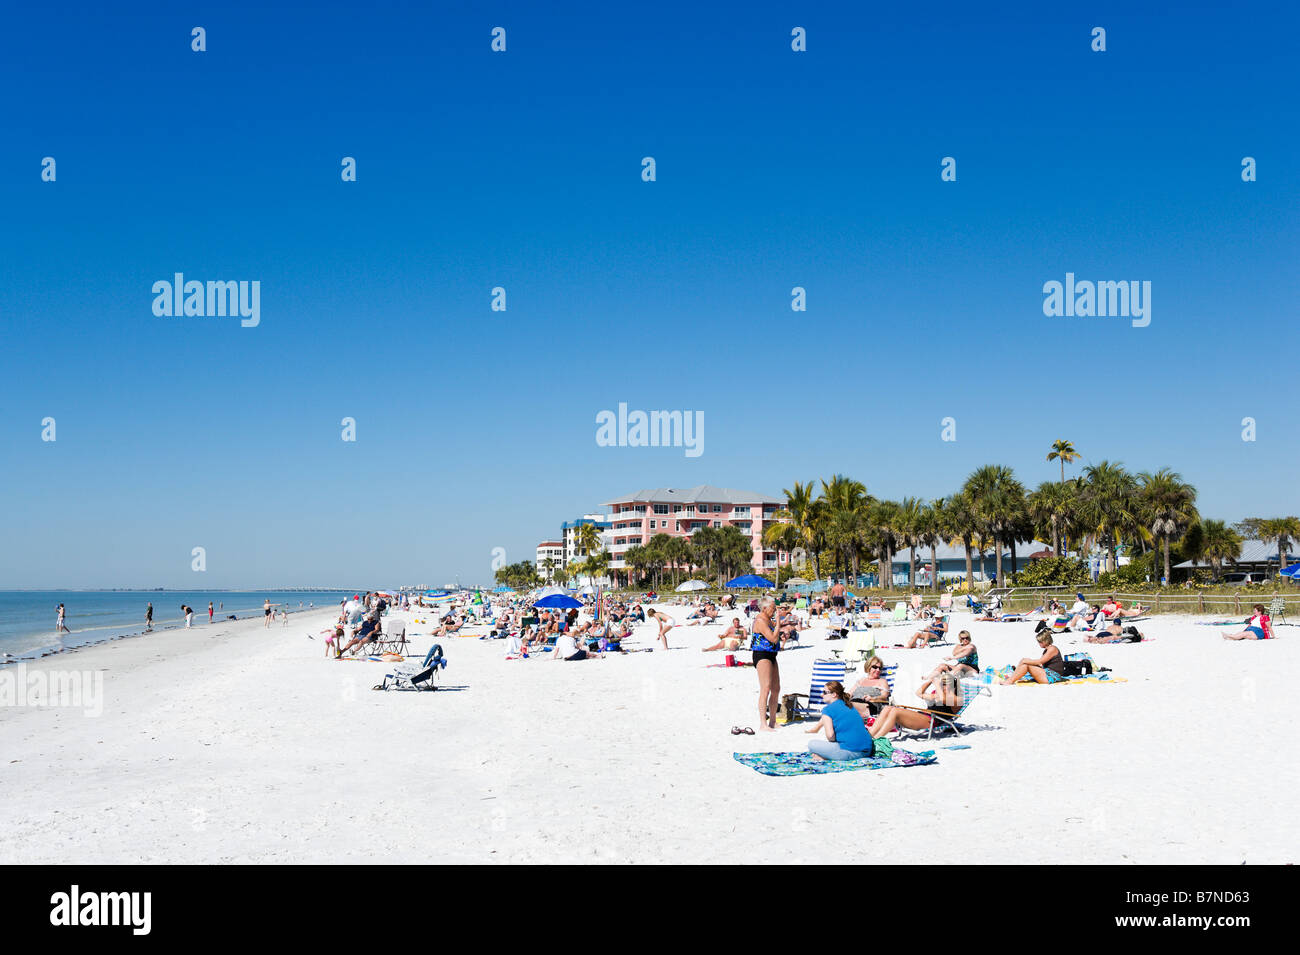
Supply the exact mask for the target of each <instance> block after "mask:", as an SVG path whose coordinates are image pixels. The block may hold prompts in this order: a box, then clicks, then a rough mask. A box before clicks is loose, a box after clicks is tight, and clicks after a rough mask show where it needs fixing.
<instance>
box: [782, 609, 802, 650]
mask: <svg viewBox="0 0 1300 955" xmlns="http://www.w3.org/2000/svg"><path fill="white" fill-rule="evenodd" d="M800 622H801V621H800V620H799V615H798V614H796V613H795V612H794V611H793V610H778V611H777V614H776V635H777V637H778V638H779V639H780V641H781V646H782V647H784V646H785V645H786V644H787V643H798V642H799V624H800Z"/></svg>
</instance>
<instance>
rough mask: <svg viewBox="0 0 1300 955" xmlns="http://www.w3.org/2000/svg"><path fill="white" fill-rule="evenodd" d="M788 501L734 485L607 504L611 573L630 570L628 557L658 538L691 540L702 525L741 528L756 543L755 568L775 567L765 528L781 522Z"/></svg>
mask: <svg viewBox="0 0 1300 955" xmlns="http://www.w3.org/2000/svg"><path fill="white" fill-rule="evenodd" d="M784 505H785V501H784V499H781V498H775V497H768V496H767V495H765V494H756V493H755V492H753V491H737V490H735V489H734V488H729V487H713V486H712V485H709V484H701V485H699V486H698V487H692V488H686V489H684V490H683V489H680V488H671V487H660V488H655V489H653V490H642V491H637V492H635V493H633V494H628V495H625V496H624V497H617V498H614V500H612V501H606V502H605V503H604V505H603V506H604V507H608V508H609V517H608V520H609V522H610V525H611V526H610V529H609V530H608V531H606V532H605V535H604V536H606V537H607V539H608V541H609V543H608V544H607V547H608V550H609V555H610V564H609V566H610V569H611V570H620V571H621V570H625V569H626V568H627V564H626V563H624V561H623V555H624V554H625V553H627V549H628V548H629V547H631V546H633V545H634V544H648V543H650V538H652V537H654V535H656V534H670V535H672V536H673V537H690V536H691V534H693V533H694V532H695V531H696V529H698V528H700V527H726V526H727V525H732V526H735V527H739V528H740V529H741V530H742V531H743V532H744V533H745V534H746V535H747V536H748V537H749V538H750V540H751V541H752V543H753V545H754V559H753V563H754V567H756V568H758V569H760V570H764V569H774V568H775V567H776V565H777V554H776V551H774V550H764V549H763V528H765V527H767V526H768V525H769V524H774V523H777V518H776V515H777V513H778V512H779V511H780V510H781V508H782V507H783V506H784Z"/></svg>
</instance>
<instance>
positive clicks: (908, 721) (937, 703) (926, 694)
mask: <svg viewBox="0 0 1300 955" xmlns="http://www.w3.org/2000/svg"><path fill="white" fill-rule="evenodd" d="M933 682H934V681H933V680H926V681H925V682H924V683H922V684H921V686H920V688H919V689H918V690H917V691H916V695H917V696H919V697H921V699H923V700H925V701H926V703H927V705H926V708H925V709H924V710H916V709H910V708H908V707H902V706H886V707H885V708H884V709H883V710H882V711H881V712H880V715H879V716H878V717H876V721H875V723H873V724H872V725H871V735H872V736H873V737H874V738H875V739H880V737H882V736H884V735H885V734H886V733H888V732H889V731H890V730H892V729H894V728H895V727H902V728H903V729H909V730H928V729H930V728H931V726H932V725H933V724H934V718H935V716H946V717H953V716H956V715H957V713H958V712H959V711H960V710H961V688H960V684H959V682H958V680H957V677H956V676H954V675H953V674H952V673H941V674H939V680H938V686H937V687H935V688H934V689H931V684H932V683H933Z"/></svg>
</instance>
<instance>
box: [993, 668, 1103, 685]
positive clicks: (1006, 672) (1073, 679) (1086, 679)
mask: <svg viewBox="0 0 1300 955" xmlns="http://www.w3.org/2000/svg"><path fill="white" fill-rule="evenodd" d="M1013 669H1015V668H1014V667H1010V666H1005V667H1002V668H1001V669H999V670H998V671H997V676H998V679H999V680H1005V679H1006V678H1007V677H1009V676H1010V675H1011V671H1012V670H1013ZM1127 682H1128V680H1126V679H1125V678H1124V677H1113V676H1111V675H1110V673H1109V672H1106V673H1092V674H1091V675H1089V676H1067V677H1064V678H1062V679H1060V680H1057V681H1056V682H1055V683H1036V682H1034V678H1033V677H1031V676H1029V675H1027V674H1026V675H1025V677H1023V678H1022V679H1021V680H1020V682H1019V683H1013V684H1011V685H1012V686H1069V685H1070V684H1071V683H1127Z"/></svg>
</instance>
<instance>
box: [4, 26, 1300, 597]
mask: <svg viewBox="0 0 1300 955" xmlns="http://www.w3.org/2000/svg"><path fill="white" fill-rule="evenodd" d="M1135 7H1138V5H1132V4H1064V5H1055V4H1054V5H1039V4H1027V3H1026V4H1006V5H1002V6H1000V7H998V8H997V10H996V11H995V12H991V11H990V8H988V7H987V6H986V5H981V4H944V3H939V4H930V5H926V6H925V7H924V9H923V10H922V9H920V8H916V9H913V8H908V7H906V6H904V5H895V6H894V7H892V8H883V7H882V8H879V9H868V8H866V7H864V6H863V5H861V4H847V3H846V4H764V3H760V4H745V5H739V4H736V5H726V6H725V7H719V8H717V9H713V8H711V7H707V6H704V5H694V4H692V5H686V4H673V3H659V4H655V5H653V6H651V7H645V8H639V7H628V8H626V9H614V8H609V7H607V6H605V5H597V4H584V5H578V4H558V5H556V4H547V5H545V6H539V5H537V4H523V3H497V4H487V5H477V4H472V5H456V8H455V9H448V10H440V9H437V6H436V5H431V4H423V3H420V4H417V3H411V4H395V3H382V2H380V3H371V4H366V5H363V6H360V7H358V6H353V5H346V6H344V5H334V4H328V3H326V4H320V5H312V6H310V7H309V6H306V5H304V6H285V5H281V4H275V3H269V4H264V3H259V4H242V3H222V4H219V5H217V4H212V5H207V4H189V5H185V4H181V5H178V4H173V3H168V4H162V3H159V4H129V5H124V6H123V7H122V8H120V9H108V8H104V7H102V6H100V5H89V4H86V5H75V4H74V5H62V6H59V7H57V8H53V9H40V10H34V9H27V10H22V11H14V12H12V13H11V14H10V21H9V26H10V29H8V30H6V31H5V33H4V35H3V36H2V37H0V81H2V82H0V90H2V91H3V92H0V104H3V110H4V116H5V119H4V123H3V126H4V135H3V137H2V138H0V202H3V208H4V210H5V228H4V229H3V230H0V323H2V326H3V334H4V342H5V345H6V349H5V351H6V357H7V358H8V361H7V362H6V368H7V370H8V375H7V376H6V377H7V382H6V387H5V388H4V392H3V393H4V409H5V413H4V414H3V415H0V442H2V444H0V446H3V448H4V452H5V461H6V464H7V466H6V467H4V468H3V469H2V470H0V494H2V495H3V499H4V500H5V501H6V505H7V506H6V508H5V510H6V528H5V537H6V539H7V543H8V546H7V547H5V548H3V550H0V587H62V586H72V587H76V586H168V587H192V586H195V585H196V578H195V575H194V574H193V573H192V572H191V570H190V552H191V548H193V547H195V546H203V547H205V548H206V550H207V560H208V570H207V573H206V576H205V577H204V578H203V580H202V583H203V585H204V586H208V587H222V586H276V585H281V584H322V585H334V584H338V585H348V586H352V585H357V586H363V585H366V584H371V583H374V584H376V585H390V584H403V583H442V582H443V581H445V580H448V579H450V578H451V577H453V576H454V575H457V574H459V575H460V577H461V578H462V579H464V580H481V581H487V580H489V579H490V576H491V574H490V568H489V563H490V560H491V552H492V548H494V547H503V548H505V550H506V553H507V557H508V559H509V560H511V561H514V560H521V559H531V558H532V556H533V551H534V547H535V545H536V543H537V542H538V541H539V540H541V539H543V538H545V537H549V536H551V535H553V534H554V533H555V532H556V530H557V528H558V525H559V523H560V522H561V521H562V520H564V519H566V518H570V517H573V516H575V515H577V514H580V513H582V512H585V511H588V510H591V509H593V508H594V507H596V506H597V505H598V504H599V502H601V501H604V500H607V499H609V498H611V497H613V496H616V495H618V494H620V493H623V492H626V491H628V490H632V489H635V488H640V487H647V486H660V485H669V486H678V487H684V486H690V485H694V484H699V483H711V484H718V485H725V486H732V487H741V488H747V489H753V490H759V491H764V492H767V493H779V492H780V490H781V489H782V488H783V487H789V486H790V484H791V483H792V482H793V481H795V480H807V479H809V478H813V477H828V476H829V475H830V474H832V473H835V472H842V473H846V474H851V475H853V476H854V477H857V478H859V479H860V480H862V481H864V482H865V483H866V485H867V487H868V490H869V491H871V492H872V493H874V494H877V495H880V496H887V497H899V496H902V495H904V494H916V495H920V496H925V497H933V496H938V495H941V494H946V493H948V492H950V491H951V490H953V489H955V488H956V487H957V486H959V485H960V483H961V482H962V480H963V479H964V478H965V476H966V474H967V473H968V472H969V471H970V470H972V469H973V468H975V467H977V466H978V465H980V464H984V463H989V462H997V463H1004V464H1008V465H1011V466H1013V467H1014V468H1015V469H1016V472H1017V474H1018V476H1019V477H1020V478H1021V479H1022V480H1023V481H1024V482H1025V483H1026V484H1027V485H1030V486H1034V485H1036V484H1037V483H1038V482H1040V481H1042V480H1047V479H1051V478H1053V477H1054V476H1055V475H1057V474H1058V473H1059V472H1058V470H1057V467H1056V465H1055V464H1048V463H1047V462H1046V461H1045V460H1044V457H1045V455H1046V452H1047V450H1048V448H1049V446H1050V445H1051V443H1052V441H1053V440H1055V439H1056V438H1062V437H1063V438H1068V439H1070V440H1072V441H1073V442H1074V444H1075V446H1076V447H1077V448H1078V449H1079V450H1080V452H1082V454H1083V457H1084V460H1083V462H1080V463H1087V462H1089V461H1094V462H1095V461H1098V460H1101V459H1103V458H1106V459H1110V460H1119V461H1122V462H1123V463H1124V464H1125V465H1127V466H1129V467H1131V468H1132V469H1134V470H1155V469H1156V468H1159V467H1171V468H1173V469H1175V470H1177V471H1179V472H1180V473H1181V474H1182V475H1183V476H1184V477H1185V478H1186V479H1187V480H1189V481H1191V482H1192V483H1194V484H1195V485H1196V486H1197V487H1198V488H1199V489H1200V492H1201V499H1200V504H1201V508H1202V511H1203V512H1204V513H1206V514H1207V515H1209V516H1217V517H1222V518H1226V519H1229V520H1235V519H1239V518H1241V517H1244V516H1248V515H1256V514H1258V515H1265V514H1278V513H1295V512H1296V510H1297V502H1296V499H1295V494H1294V487H1295V480H1294V471H1295V463H1296V460H1297V455H1296V451H1295V449H1296V446H1297V439H1298V438H1300V425H1297V423H1296V419H1295V416H1294V414H1293V413H1292V412H1291V411H1290V410H1289V409H1290V404H1291V402H1290V401H1284V400H1282V390H1283V387H1284V383H1285V382H1287V381H1289V380H1290V379H1293V378H1294V371H1293V363H1294V357H1295V354H1296V352H1295V349H1296V345H1297V335H1296V332H1295V328H1296V318H1297V315H1296V305H1295V303H1296V302H1297V300H1298V296H1297V293H1298V292H1300V288H1298V287H1297V286H1298V285H1300V280H1298V279H1297V275H1298V274H1300V273H1298V270H1297V269H1296V267H1295V263H1296V261H1297V253H1298V252H1300V228H1298V225H1297V224H1298V223H1300V215H1298V213H1300V200H1298V199H1297V192H1296V190H1295V188H1294V184H1295V183H1296V182H1297V181H1298V177H1300V168H1297V156H1300V150H1297V145H1298V143H1297V139H1298V138H1300V137H1298V136H1297V132H1296V130H1297V128H1300V127H1298V126H1297V122H1296V120H1297V116H1296V109H1297V107H1296V101H1295V97H1294V70H1293V68H1292V65H1291V63H1292V57H1291V52H1292V51H1291V49H1290V46H1289V44H1290V43H1291V37H1293V36H1294V33H1295V29H1296V27H1297V25H1298V23H1297V21H1298V20H1300V16H1298V15H1297V13H1296V12H1295V9H1294V8H1293V7H1290V6H1286V5H1280V4H1279V5H1270V4H1263V5H1254V6H1251V7H1250V8H1249V9H1248V10H1247V11H1239V10H1236V9H1229V8H1226V7H1225V8H1223V9H1216V8H1214V7H1211V6H1198V5H1196V4H1184V5H1180V6H1179V8H1178V10H1177V12H1169V11H1168V9H1167V8H1164V9H1161V8H1160V7H1156V6H1153V7H1152V8H1150V9H1149V10H1146V11H1144V10H1143V9H1141V8H1140V7H1138V8H1137V9H1135ZM193 26H203V27H205V28H206V30H207V45H208V49H207V51H206V52H204V53H195V52H192V51H191V50H190V29H191V27H193ZM495 26H502V27H505V28H506V30H507V51H506V52H505V53H504V54H497V53H493V52H492V51H491V50H490V48H489V44H490V39H491V37H490V31H491V29H492V28H493V27H495ZM795 26H803V27H805V28H806V29H807V31H808V50H807V52H805V53H794V52H792V51H791V49H790V30H791V29H792V28H793V27H795ZM1094 26H1102V27H1105V28H1106V30H1107V51H1106V52H1105V53H1094V52H1092V50H1091V49H1090V40H1091V30H1092V28H1093V27H1094ZM45 156H52V157H54V158H55V160H56V162H57V181H55V182H53V183H49V182H42V181H41V178H40V163H41V159H42V157H45ZM344 156H353V157H355V158H356V159H357V163H358V180H357V181H356V182H354V183H344V182H342V181H341V180H340V175H339V173H340V161H341V159H342V157H344ZM643 156H654V157H655V159H656V163H657V181H656V182H653V183H647V182H643V181H642V180H641V176H640V172H641V159H642V157H643ZM944 156H953V157H955V158H956V160H957V173H958V176H957V181H956V182H952V183H945V182H941V181H940V176H939V173H940V160H941V158H942V157H944ZM1244 156H1253V157H1255V159H1256V160H1257V162H1258V181H1256V182H1252V183H1244V182H1242V181H1241V176H1240V169H1241V160H1242V157H1244ZM178 271H180V272H184V273H185V274H186V276H187V278H192V279H200V280H208V279H212V280H224V279H244V280H258V281H260V282H261V288H262V303H261V304H262V315H261V324H260V325H259V326H258V327H257V328H241V327H240V325H239V322H238V320H237V319H230V318H197V317H189V318H158V317H155V316H154V315H153V313H152V310H151V304H152V300H153V296H152V293H151V291H150V290H151V286H152V284H153V282H155V281H157V280H159V279H170V278H171V276H172V274H173V273H174V272H178ZM1067 271H1068V272H1074V273H1075V274H1076V275H1077V276H1078V277H1079V278H1080V279H1084V278H1088V279H1093V280H1116V279H1132V280H1149V281H1150V282H1151V283H1152V287H1153V291H1152V321H1151V324H1150V326H1149V327H1147V328H1132V327H1131V326H1130V324H1129V322H1128V321H1127V320H1124V319H1117V318H1048V317H1045V316H1044V315H1043V313H1042V301H1043V294H1042V291H1041V289H1042V285H1043V283H1044V282H1046V281H1049V280H1057V281H1063V280H1064V278H1065V273H1066V272H1067ZM495 286H502V287H504V288H505V289H506V291H507V304H508V307H507V310H506V311H505V312H493V311H491V309H490V301H491V289H492V288H493V287H495ZM794 286H802V287H804V288H806V289H807V296H808V310H807V312H804V313H794V312H792V311H791V309H790V290H791V288H792V287H794ZM619 402H626V403H627V404H628V406H629V407H630V408H632V409H680V410H691V411H695V410H698V411H702V412H703V414H704V419H705V444H704V453H703V454H702V455H700V456H699V457H694V458H688V457H686V456H685V454H684V453H683V450H682V449H681V448H606V447H599V446H597V444H596V442H595V438H594V436H595V418H596V414H597V413H598V412H600V411H601V410H605V409H615V408H617V406H618V403H619ZM47 416H50V417H54V418H55V419H56V422H57V441H55V442H53V443H50V442H43V441H41V440H40V438H41V420H42V419H43V418H45V417H47ZM345 416H350V417H353V418H355V419H356V421H357V437H358V440H357V441H356V442H355V443H344V442H343V441H342V440H341V437H340V432H341V425H340V422H341V419H342V418H344V417H345ZM946 416H952V417H954V418H955V419H956V421H957V440H956V441H955V442H951V443H945V442H942V441H940V427H941V426H940V421H941V419H943V418H944V417H946ZM1244 417H1253V418H1255V419H1256V421H1257V429H1258V432H1257V440H1256V441H1254V442H1244V441H1242V440H1241V430H1242V428H1241V420H1242V418H1244Z"/></svg>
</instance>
